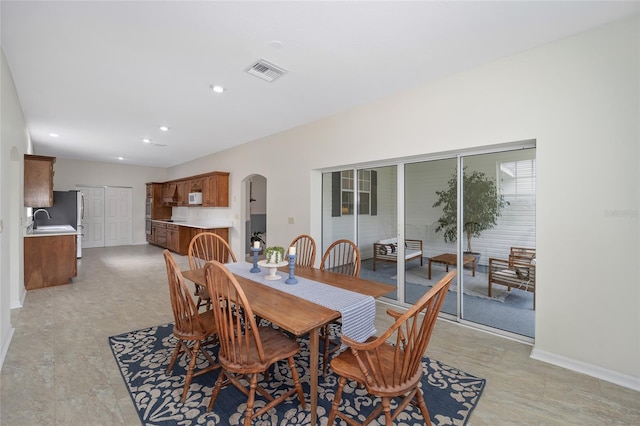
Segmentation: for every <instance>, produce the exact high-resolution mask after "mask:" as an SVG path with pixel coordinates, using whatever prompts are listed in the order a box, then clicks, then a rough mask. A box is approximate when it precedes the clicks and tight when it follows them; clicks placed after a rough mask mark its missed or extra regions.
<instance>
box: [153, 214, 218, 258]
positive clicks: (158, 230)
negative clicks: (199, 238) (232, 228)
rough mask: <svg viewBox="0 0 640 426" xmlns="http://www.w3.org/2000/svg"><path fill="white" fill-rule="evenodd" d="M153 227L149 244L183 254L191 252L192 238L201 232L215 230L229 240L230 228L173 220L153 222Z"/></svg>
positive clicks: (214, 231)
mask: <svg viewBox="0 0 640 426" xmlns="http://www.w3.org/2000/svg"><path fill="white" fill-rule="evenodd" d="M152 228H153V229H152V233H151V235H152V238H151V239H149V240H147V241H149V244H154V245H157V246H160V247H162V248H166V249H168V250H171V251H172V252H174V253H178V254H180V255H182V256H186V255H187V254H188V253H189V244H190V243H191V240H192V239H193V237H195V236H196V235H197V234H199V233H201V232H213V233H215V234H218V235H220V236H221V237H222V238H223V239H224V240H225V241H226V242H227V243H228V242H229V229H228V228H214V229H204V228H194V227H192V226H182V225H179V224H177V223H171V222H153V226H152Z"/></svg>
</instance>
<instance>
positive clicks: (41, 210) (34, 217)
mask: <svg viewBox="0 0 640 426" xmlns="http://www.w3.org/2000/svg"><path fill="white" fill-rule="evenodd" d="M39 212H45V213H46V214H47V217H48V218H49V220H51V215H50V214H49V212H48V211H47V210H45V209H38V210H36V211H35V212H33V214H32V215H31V218H32V219H33V229H38V224H37V222H36V213H39Z"/></svg>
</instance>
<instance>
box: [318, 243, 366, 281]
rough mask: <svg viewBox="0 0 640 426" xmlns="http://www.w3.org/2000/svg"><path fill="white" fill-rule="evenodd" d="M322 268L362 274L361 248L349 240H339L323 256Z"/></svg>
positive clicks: (356, 274) (352, 274)
mask: <svg viewBox="0 0 640 426" xmlns="http://www.w3.org/2000/svg"><path fill="white" fill-rule="evenodd" d="M320 269H322V270H327V271H331V272H337V273H339V274H344V275H351V276H354V277H359V276H360V250H359V249H358V246H356V245H355V243H353V242H352V241H349V240H337V241H334V242H333V244H331V245H330V246H329V248H328V249H327V250H326V251H325V252H324V256H322V263H321V265H320Z"/></svg>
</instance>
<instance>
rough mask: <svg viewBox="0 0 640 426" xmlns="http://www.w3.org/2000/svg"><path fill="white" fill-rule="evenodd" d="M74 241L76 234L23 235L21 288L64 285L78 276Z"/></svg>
mask: <svg viewBox="0 0 640 426" xmlns="http://www.w3.org/2000/svg"><path fill="white" fill-rule="evenodd" d="M76 244H77V236H76V235H53V236H38V237H25V238H24V286H25V288H26V289H27V290H33V289H36V288H43V287H49V286H55V285H62V284H68V283H69V281H70V280H71V278H73V277H75V276H76V275H78V269H77V259H76Z"/></svg>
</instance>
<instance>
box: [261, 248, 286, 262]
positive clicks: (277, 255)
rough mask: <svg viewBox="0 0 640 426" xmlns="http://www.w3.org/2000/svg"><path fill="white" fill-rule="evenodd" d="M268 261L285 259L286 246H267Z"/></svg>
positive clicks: (266, 256)
mask: <svg viewBox="0 0 640 426" xmlns="http://www.w3.org/2000/svg"><path fill="white" fill-rule="evenodd" d="M264 254H265V258H266V259H267V263H280V262H282V261H283V260H284V248H283V247H278V246H275V247H267V248H266V249H265V251H264Z"/></svg>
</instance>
